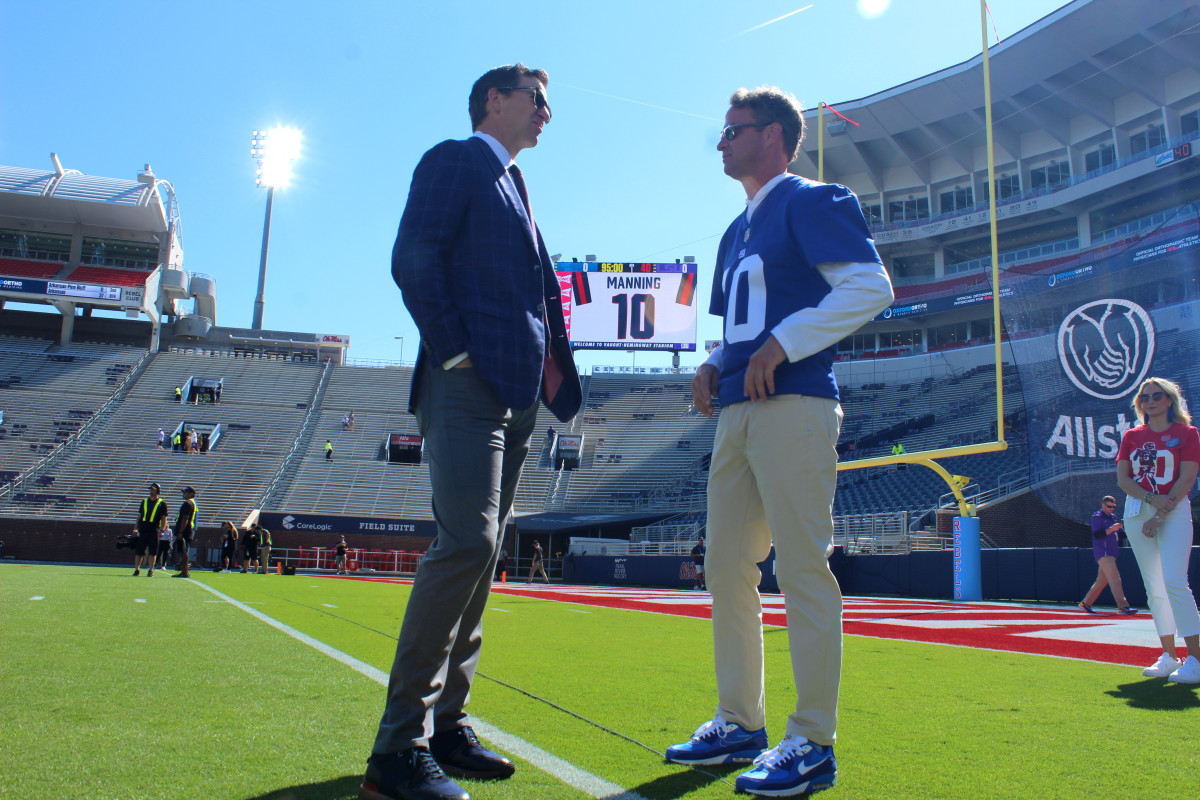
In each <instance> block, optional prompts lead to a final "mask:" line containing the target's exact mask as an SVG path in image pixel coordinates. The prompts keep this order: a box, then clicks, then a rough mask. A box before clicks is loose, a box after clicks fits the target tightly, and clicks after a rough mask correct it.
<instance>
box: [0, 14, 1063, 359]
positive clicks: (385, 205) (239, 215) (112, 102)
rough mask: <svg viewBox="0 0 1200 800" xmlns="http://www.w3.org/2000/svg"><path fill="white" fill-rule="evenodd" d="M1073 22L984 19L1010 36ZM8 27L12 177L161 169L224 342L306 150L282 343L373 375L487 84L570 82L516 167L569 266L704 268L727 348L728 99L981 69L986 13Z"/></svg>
mask: <svg viewBox="0 0 1200 800" xmlns="http://www.w3.org/2000/svg"><path fill="white" fill-rule="evenodd" d="M1060 5H1061V3H1060V2H1058V0H990V2H989V6H990V8H991V12H992V17H993V22H994V24H995V28H996V30H997V31H998V33H999V35H1000V36H1001V38H1004V37H1007V36H1009V35H1011V34H1013V33H1015V32H1017V31H1018V30H1020V29H1021V28H1023V27H1025V26H1027V25H1029V24H1030V23H1033V22H1035V21H1037V20H1038V19H1040V18H1042V17H1043V16H1045V15H1046V14H1049V13H1050V12H1052V11H1054V10H1055V9H1056V8H1058V7H1059V6H1060ZM798 9H803V10H799V11H798ZM791 12H797V13H791ZM785 15H787V16H785ZM781 17H782V18H781ZM0 19H2V20H3V22H4V24H3V40H4V44H3V47H0V163H3V164H6V165H9V166H17V167H28V168H36V169H51V168H52V167H51V163H50V153H51V152H52V151H53V152H56V153H58V156H59V158H60V159H61V161H62V163H63V165H64V166H65V167H67V168H69V169H78V170H80V171H82V172H85V173H87V174H90V175H98V176H105V177H120V178H133V177H134V176H135V175H136V173H137V171H138V170H139V169H140V168H141V167H142V165H143V164H146V163H149V164H151V165H152V166H153V169H154V172H155V174H156V175H158V176H159V177H160V178H163V179H166V180H168V181H170V182H171V183H172V184H173V185H174V187H175V190H176V193H177V195H178V198H179V201H180V209H181V218H182V222H183V245H184V252H185V259H184V260H185V266H186V267H187V269H189V270H191V271H194V272H204V273H207V274H209V275H212V276H213V277H215V278H216V280H217V287H218V295H217V296H218V311H217V316H218V319H217V322H218V324H221V325H230V326H247V327H248V326H249V324H250V318H251V312H252V307H253V303H254V295H255V290H256V285H257V277H258V258H259V249H260V246H261V242H262V238H261V237H262V222H263V212H264V209H265V201H266V192H265V191H264V190H260V189H257V188H256V187H255V185H254V169H255V165H254V162H253V161H252V160H251V158H250V133H251V131H252V130H253V129H256V128H271V127H274V126H275V125H288V126H294V127H298V128H300V129H302V130H303V133H304V146H303V148H304V152H303V156H302V160H301V161H300V162H298V163H297V165H296V168H295V178H294V181H293V183H292V184H291V186H289V187H288V188H287V189H286V190H280V191H277V192H276V195H275V207H274V214H273V220H272V228H271V246H270V258H269V265H268V273H267V289H266V303H265V313H264V327H267V328H273V329H281V330H299V331H315V332H319V333H336V334H346V335H349V336H350V337H351V343H352V344H351V350H350V355H351V357H353V358H360V359H383V360H397V359H399V358H400V357H401V347H403V348H404V350H403V359H404V360H405V361H411V360H412V359H413V358H414V357H415V354H416V345H417V341H418V335H417V332H416V328H415V326H414V325H413V323H412V320H411V319H410V318H409V316H408V314H407V312H406V311H405V310H404V307H403V304H402V302H401V298H400V293H399V290H398V289H396V287H395V285H394V284H393V283H392V280H391V275H390V272H389V269H390V254H391V246H392V242H393V240H394V237H395V232H396V226H397V224H398V222H399V219H400V214H401V212H402V210H403V208H404V202H405V198H406V196H407V192H408V183H409V180H410V178H411V175H412V170H413V168H414V167H415V166H416V164H417V161H418V160H419V159H420V157H421V155H422V153H424V151H425V150H427V149H428V148H429V147H431V146H432V145H434V144H436V143H437V142H439V141H441V140H443V139H447V138H464V137H465V136H467V135H469V133H470V123H469V121H468V118H467V111H466V106H467V93H468V91H469V90H470V87H471V84H472V83H473V82H474V80H475V79H476V78H477V77H479V75H481V74H482V73H483V72H485V71H486V70H487V69H489V68H491V67H493V66H496V65H499V64H504V63H511V62H513V61H517V60H521V61H524V62H525V63H526V64H529V65H531V66H536V67H541V68H543V69H546V70H547V71H548V72H549V74H550V85H549V95H550V100H551V106H552V108H553V110H554V119H553V122H552V123H551V124H550V125H549V126H548V127H547V129H546V132H545V133H544V134H543V136H542V139H541V143H540V144H539V145H538V146H537V147H536V148H534V149H532V150H527V151H525V152H523V153H522V154H521V155H520V157H519V159H518V160H519V163H520V164H521V167H522V170H523V171H524V174H525V177H526V181H527V183H528V185H529V188H530V194H531V196H532V201H533V208H534V212H535V214H536V216H537V220H538V224H539V226H540V227H541V230H542V233H543V235H544V236H545V238H546V241H547V244H548V246H549V248H550V252H552V253H555V252H557V253H562V255H563V256H564V258H566V259H568V260H569V259H570V258H571V257H577V258H579V259H580V260H582V259H583V257H584V256H585V255H587V254H596V255H598V256H599V257H600V258H601V259H602V260H607V261H674V260H675V259H676V258H681V257H683V256H688V255H691V256H695V257H696V260H697V262H698V263H699V265H700V285H701V287H702V288H701V294H700V300H699V307H700V309H701V312H700V328H699V339H700V340H701V342H703V340H704V339H709V338H718V337H719V336H720V325H719V321H718V320H717V319H716V318H714V317H710V316H709V315H708V314H707V313H706V309H707V307H708V285H709V283H710V281H711V279H712V265H713V260H714V258H715V255H716V247H717V242H718V240H719V237H720V234H721V233H722V232H723V231H724V229H725V227H726V226H727V225H728V224H729V222H730V220H732V219H733V217H734V216H735V215H736V214H737V213H738V212H739V211H740V210H741V209H742V208H743V207H744V205H743V203H744V199H745V194H744V192H743V191H742V188H741V186H740V184H738V183H736V182H734V181H732V180H730V179H729V178H727V177H725V175H724V174H723V173H722V172H721V161H720V158H719V156H718V154H717V152H716V149H715V148H716V142H717V132H718V129H719V127H720V121H721V118H722V117H723V115H724V113H725V110H726V109H727V108H728V98H729V95H730V93H731V92H732V91H733V90H734V89H736V88H738V87H740V86H746V87H754V86H758V85H762V84H775V85H778V86H780V87H783V88H784V89H787V90H788V91H791V92H793V93H794V94H795V95H796V96H797V97H798V98H799V99H800V100H801V102H802V103H804V105H805V106H806V107H811V106H813V105H815V104H816V103H817V102H818V101H824V102H827V103H831V104H835V105H836V104H837V103H838V102H840V101H845V100H852V99H856V98H859V97H864V96H866V95H870V94H873V93H875V92H878V91H881V90H883V89H886V88H888V87H891V86H894V85H896V84H898V83H902V82H904V81H907V80H911V79H913V78H916V77H919V76H921V75H925V74H928V73H930V72H934V71H936V70H938V69H942V68H944V67H947V66H950V65H952V64H956V63H958V62H960V61H964V60H966V59H968V58H971V57H972V56H974V55H975V54H976V53H978V52H979V49H980V23H979V5H978V3H976V2H974V0H892V2H890V3H888V2H886V0H790V1H788V0H742V2H712V0H690V2H686V3H685V2H654V0H649V1H647V0H610V1H609V2H605V3H569V2H558V3H542V2H530V3H524V4H512V5H506V4H498V3H483V2H478V0H442V1H441V2H437V3H425V2H422V3H414V2H370V3H368V2H348V3H343V4H332V3H313V2H306V0H296V1H295V2H276V1H275V0H262V2H258V3H249V4H248V3H232V2H224V1H223V0H215V1H212V2H205V3H198V2H179V3H161V2H155V3H149V2H131V1H129V0H124V1H120V0H116V1H114V2H103V3H95V2H73V1H71V2H68V1H67V0H41V2H33V1H32V0H0ZM772 20H777V21H773V22H772ZM764 23H769V24H764ZM992 41H993V42H994V39H993V40H992ZM810 177H815V176H810ZM395 337H404V341H403V343H401V342H400V341H397V340H396V338H395ZM633 359H634V356H631V355H629V354H626V353H614V352H604V353H599V352H596V351H581V352H580V353H579V354H578V360H579V361H580V363H581V364H585V365H594V364H625V365H627V364H630V363H631V362H632V361H633ZM699 360H700V358H699V356H688V355H684V356H683V358H682V361H683V363H684V364H691V363H697V362H698V361H699ZM636 363H637V364H638V366H665V365H667V364H669V363H670V355H669V354H665V353H654V354H650V353H640V354H638V355H637V356H636Z"/></svg>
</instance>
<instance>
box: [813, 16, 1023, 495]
mask: <svg viewBox="0 0 1200 800" xmlns="http://www.w3.org/2000/svg"><path fill="white" fill-rule="evenodd" d="M979 20H980V24H981V28H982V33H983V98H984V100H983V108H984V120H985V135H986V137H987V162H988V164H987V167H988V206H989V208H988V210H989V215H988V217H989V224H990V228H991V249H992V345H993V347H994V354H993V359H994V360H995V377H996V441H994V442H980V443H978V444H969V445H961V446H958V447H943V448H939V449H936V450H924V451H919V452H916V453H902V454H899V455H890V456H877V457H875V458H864V459H861V460H856V461H848V462H843V463H840V464H838V467H837V469H838V472H842V471H844V470H852V469H866V468H868V467H884V466H888V465H889V464H915V465H918V466H922V467H927V468H929V469H931V470H933V471H934V472H936V473H937V474H938V475H939V476H940V477H941V478H942V480H944V481H945V482H946V485H947V486H949V487H950V491H952V492H953V493H954V499H955V500H956V501H957V502H958V511H959V514H960V516H963V517H973V516H975V510H976V509H975V507H974V506H972V505H971V504H970V503H968V502H967V500H966V498H965V497H964V496H963V493H962V487H960V486H959V485H958V482H957V481H955V480H954V478H953V476H952V475H951V474H950V472H949V471H948V470H947V469H946V468H945V467H943V466H942V465H941V464H939V463H937V461H936V459H939V458H952V457H954V456H967V455H975V454H977V453H999V452H1001V451H1004V450H1007V449H1008V442H1007V441H1005V438H1004V362H1003V358H1002V352H1001V346H1000V345H1001V335H1000V246H999V237H998V235H997V232H996V157H995V149H994V143H993V141H992V80H991V66H990V64H989V62H988V37H987V0H979ZM824 106H825V104H824V103H819V104H818V106H817V115H818V116H817V119H818V124H817V151H818V156H817V158H818V164H819V167H818V178H817V179H818V180H824V177H825V176H824V166H825V153H824V143H825V140H824V136H822V134H823V133H824V125H823V124H821V122H822V121H823V119H824V113H823V112H824Z"/></svg>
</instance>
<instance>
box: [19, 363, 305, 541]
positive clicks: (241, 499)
mask: <svg viewBox="0 0 1200 800" xmlns="http://www.w3.org/2000/svg"><path fill="white" fill-rule="evenodd" d="M72 347H74V345H72ZM320 375H321V367H320V366H318V365H313V364H292V363H289V362H278V361H259V360H255V361H254V362H253V363H249V362H248V360H246V359H235V358H221V357H213V356H211V355H188V354H182V353H159V354H156V355H155V356H154V357H153V359H152V360H151V361H150V363H149V365H148V366H147V367H146V369H145V371H144V372H143V373H142V374H141V375H140V376H139V377H138V379H137V381H136V383H135V384H134V385H133V386H132V387H131V388H130V390H129V392H128V394H127V395H126V396H125V397H124V398H123V399H122V401H121V402H119V403H116V404H115V405H114V406H113V407H112V408H111V410H110V411H109V412H108V413H107V414H106V415H104V416H103V417H102V418H100V419H99V420H98V421H97V422H96V423H95V424H94V425H93V428H92V430H91V431H89V433H88V435H87V436H86V437H84V439H83V441H82V442H81V443H80V444H79V445H78V446H77V447H75V448H74V449H73V450H72V451H70V452H69V453H67V454H66V455H64V457H63V458H62V459H61V460H60V461H59V462H58V463H56V464H55V465H54V466H53V467H52V468H51V470H50V471H49V472H47V473H46V474H43V475H41V476H39V477H38V478H37V479H36V480H35V481H34V485H35V486H36V485H38V482H39V481H40V482H41V488H39V490H37V491H34V490H31V489H30V488H29V487H28V486H26V487H22V491H21V492H19V493H16V494H14V495H13V496H11V497H7V498H4V499H3V500H0V505H2V506H3V513H5V514H12V515H17V516H54V517H65V518H77V519H100V520H125V519H130V520H132V519H133V516H134V515H135V513H136V512H135V509H136V505H137V503H138V502H139V501H140V499H141V498H142V497H143V496H144V494H145V489H146V486H147V485H148V484H149V483H150V482H153V481H156V482H158V483H160V484H162V485H163V488H164V498H165V499H166V500H167V501H168V503H170V504H171V505H172V507H175V504H177V503H178V498H179V494H178V490H179V489H180V488H182V487H183V486H185V485H191V486H194V487H195V488H196V489H197V492H198V498H197V502H198V504H199V506H200V521H201V524H206V525H211V524H213V523H214V522H215V521H217V520H222V519H230V520H233V521H235V522H240V521H242V520H243V519H245V517H246V516H247V515H248V514H249V513H250V512H251V511H252V510H254V509H255V508H257V507H258V505H259V503H260V501H261V499H262V497H263V495H264V493H265V491H266V489H267V487H268V486H269V485H270V482H271V480H272V478H273V477H274V475H275V473H276V471H277V470H278V468H279V465H280V464H281V463H282V461H283V459H284V457H285V455H286V454H287V453H288V451H289V450H290V448H291V446H292V443H293V442H294V441H295V438H296V435H297V434H298V433H299V429H300V425H301V424H302V422H303V420H304V417H305V415H306V413H307V410H308V405H309V402H310V401H311V398H312V395H313V392H314V391H315V389H316V386H317V382H318V381H319V379H320ZM190 376H198V377H215V378H224V380H225V388H224V391H223V393H222V396H221V403H220V404H217V405H208V404H199V405H191V404H180V403H178V402H176V401H175V399H174V388H175V386H176V385H180V384H182V383H183V382H184V381H186V380H187V378H188V377H190ZM183 422H187V423H200V424H210V425H212V424H217V423H220V425H221V428H222V436H221V438H220V441H219V443H218V444H217V446H216V447H215V448H214V449H213V450H211V451H209V452H207V453H200V454H196V455H185V454H183V453H181V452H172V451H171V450H170V449H169V448H168V449H166V450H163V451H160V450H159V449H158V446H157V432H158V429H159V428H160V427H161V428H163V429H164V430H165V431H166V432H167V433H168V435H169V434H170V433H171V432H172V431H173V430H174V429H175V428H176V427H177V426H178V425H179V424H180V423H183ZM47 487H49V488H47Z"/></svg>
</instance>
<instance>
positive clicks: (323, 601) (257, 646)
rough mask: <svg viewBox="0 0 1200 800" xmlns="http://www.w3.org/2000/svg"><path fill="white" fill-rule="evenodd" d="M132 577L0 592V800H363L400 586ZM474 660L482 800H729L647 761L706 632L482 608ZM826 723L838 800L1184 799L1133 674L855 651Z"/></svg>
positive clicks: (851, 648) (658, 747)
mask: <svg viewBox="0 0 1200 800" xmlns="http://www.w3.org/2000/svg"><path fill="white" fill-rule="evenodd" d="M130 572H131V571H130V570H128V569H117V568H106V567H67V566H25V565H14V564H7V565H2V566H0V688H2V690H3V698H2V701H0V742H2V743H3V747H2V748H0V798H22V799H23V800H41V799H42V798H56V797H72V798H75V797H78V798H88V799H89V800H102V799H106V798H112V799H113V800H118V799H119V800H130V799H134V800H140V799H141V798H189V799H194V798H203V799H204V800H208V799H210V798H217V799H220V800H227V799H228V800H233V799H236V800H250V799H251V798H254V799H256V800H258V799H261V800H267V798H270V799H271V800H283V799H284V798H295V800H318V799H321V800H324V799H326V798H328V799H329V800H339V799H340V798H352V797H355V796H356V793H357V788H358V783H359V780H360V778H361V775H362V769H363V767H364V764H365V759H366V756H367V755H368V753H369V752H370V748H371V743H372V740H373V737H374V732H375V726H376V724H377V722H378V718H379V713H380V711H381V710H382V704H383V696H384V690H383V687H382V686H381V684H380V683H379V681H380V680H386V673H387V670H388V669H389V667H390V665H391V661H392V656H393V654H394V650H395V636H396V633H397V632H398V630H399V626H400V620H401V617H402V615H403V613H404V607H405V602H406V600H407V598H408V588H407V586H406V585H403V584H396V583H383V582H371V581H356V580H335V579H330V578H314V577H310V576H304V575H299V576H295V577H289V576H278V575H269V576H260V575H242V574H240V573H235V574H229V575H222V574H214V573H207V572H205V573H201V572H194V573H193V575H194V578H195V579H194V580H192V581H185V580H175V579H170V578H167V577H159V576H158V575H157V574H156V575H155V577H154V578H152V579H148V578H146V577H145V576H144V575H143V576H142V577H140V578H133V577H131V575H130ZM485 639H486V645H485V647H484V651H483V658H482V660H481V662H480V675H479V677H478V679H477V680H476V683H475V691H474V694H473V698H472V703H471V705H470V706H469V710H470V711H471V712H472V714H473V715H475V717H476V718H477V719H478V720H479V725H478V726H477V730H478V731H479V732H480V733H481V734H482V735H483V736H484V738H485V739H486V740H488V741H489V742H490V743H491V744H493V745H494V746H495V747H496V749H499V750H502V751H504V752H506V753H508V754H510V755H512V756H514V757H515V758H516V759H517V761H518V771H517V774H516V776H515V777H514V778H513V779H511V780H509V781H505V782H502V783H485V782H473V781H464V782H463V785H464V787H465V788H467V790H468V791H469V792H470V793H471V796H472V797H473V798H476V800H488V799H489V798H500V799H505V800H517V799H521V800H525V799H527V798H530V799H531V798H538V799H541V798H547V799H552V798H589V797H592V798H599V797H624V798H626V800H637V798H639V797H640V798H645V799H646V800H670V799H671V798H689V799H691V798H695V799H696V800H700V799H701V798H719V797H732V796H733V786H732V783H733V778H734V776H735V775H736V774H737V772H738V771H739V770H738V768H732V767H731V768H723V767H716V768H706V769H705V770H703V771H702V770H692V769H687V768H684V767H680V766H676V765H669V764H665V763H663V759H662V755H661V753H662V751H663V750H665V749H666V747H667V746H668V745H671V744H674V743H676V742H678V741H682V740H684V739H686V738H687V736H688V735H689V734H690V733H691V731H692V730H693V729H694V728H695V727H696V726H697V725H699V724H700V723H701V722H703V721H705V720H706V719H707V718H709V717H710V716H711V715H712V713H713V709H714V705H715V686H714V679H713V673H712V651H711V639H710V623H709V622H708V621H707V620H702V619H692V618H686V617H673V616H664V615H658V614H650V613H645V612H638V611H624V610H617V609H607V608H599V607H591V606H587V605H582V604H580V605H575V604H568V603H561V602H554V601H550V600H542V599H536V598H525V597H513V596H505V595H494V596H493V597H492V599H491V605H490V607H489V610H488V612H487V617H486V618H485ZM766 642H767V703H768V714H769V723H768V731H769V732H771V733H772V735H773V737H774V738H775V739H777V738H778V736H779V735H780V733H781V732H782V727H783V722H784V719H785V718H786V715H787V711H788V707H789V705H790V704H791V702H793V700H792V695H791V689H790V684H791V670H790V667H789V664H788V656H787V642H786V634H785V632H784V631H783V630H782V629H776V628H771V629H768V632H767V634H766ZM840 709H841V715H840V721H839V741H838V745H837V755H838V765H839V779H838V786H837V787H836V788H834V789H832V790H830V791H828V792H825V793H823V794H822V795H821V796H822V797H827V798H830V800H833V799H834V798H845V800H850V799H851V798H855V799H857V798H968V799H971V800H973V799H974V798H1005V799H1006V800H1007V799H1008V798H1120V799H1121V800H1132V799H1133V798H1153V799H1154V800H1159V798H1165V797H1177V798H1188V799H1189V800H1190V798H1194V797H1197V796H1200V692H1198V691H1197V687H1186V686H1177V685H1168V684H1166V683H1165V682H1164V681H1161V680H1150V679H1144V678H1142V677H1141V675H1140V674H1139V672H1138V671H1137V670H1136V669H1132V668H1130V667H1127V666H1114V665H1106V664H1097V663H1092V662H1086V661H1074V660H1067V659H1061V658H1050V657H1045V656H1034V655H1024V654H1019V653H1004V652H990V651H981V650H972V649H967V648H959V647H948V646H942V645H930V644H921V643H915V642H902V641H892V640H883V639H871V638H863V637H853V636H849V637H847V638H846V644H845V667H844V675H843V682H842V694H841V706H840Z"/></svg>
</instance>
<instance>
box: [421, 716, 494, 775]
mask: <svg viewBox="0 0 1200 800" xmlns="http://www.w3.org/2000/svg"><path fill="white" fill-rule="evenodd" d="M429 752H431V753H433V757H434V758H436V759H437V762H438V764H440V765H441V767H442V769H444V770H445V771H446V773H447V774H449V775H453V776H454V777H456V778H479V779H483V780H487V779H489V778H508V777H511V776H512V774H513V772H514V771H515V769H516V768H515V767H514V766H513V763H512V762H511V761H509V760H508V759H507V758H505V757H504V756H502V755H500V754H499V753H493V752H492V751H491V750H488V749H487V748H485V747H484V746H483V745H482V744H480V743H479V739H478V738H476V736H475V731H473V730H471V727H470V726H469V725H463V726H462V727H461V728H457V729H455V730H452V731H442V732H441V733H435V734H434V735H433V736H432V737H431V738H430V739H429Z"/></svg>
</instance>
